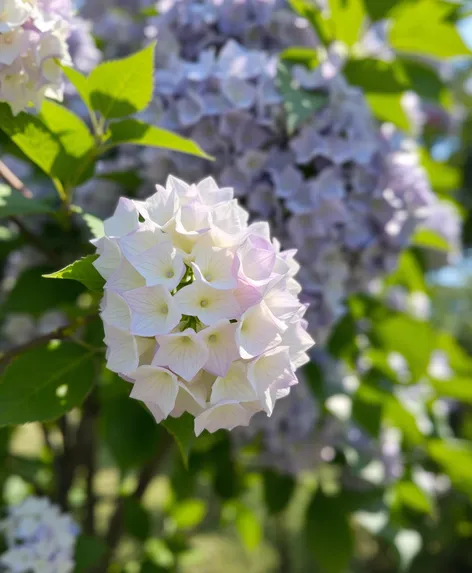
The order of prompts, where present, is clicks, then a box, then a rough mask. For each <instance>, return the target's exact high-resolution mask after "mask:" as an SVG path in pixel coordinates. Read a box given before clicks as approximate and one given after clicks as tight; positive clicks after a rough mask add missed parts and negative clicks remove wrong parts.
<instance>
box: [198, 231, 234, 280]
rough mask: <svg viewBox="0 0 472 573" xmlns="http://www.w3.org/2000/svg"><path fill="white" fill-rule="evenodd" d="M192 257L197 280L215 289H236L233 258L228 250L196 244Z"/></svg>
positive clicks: (202, 243) (203, 243)
mask: <svg viewBox="0 0 472 573" xmlns="http://www.w3.org/2000/svg"><path fill="white" fill-rule="evenodd" d="M192 255H193V256H194V258H195V259H194V260H195V262H194V264H192V267H193V269H194V272H195V277H196V279H197V280H200V281H203V282H206V283H208V284H209V285H210V286H212V287H213V288H216V289H232V288H236V285H237V279H236V272H235V270H234V265H233V260H234V256H233V254H232V253H231V251H229V249H218V248H216V247H212V246H210V245H208V244H205V242H201V243H198V244H197V246H196V247H195V249H194V250H193V252H192Z"/></svg>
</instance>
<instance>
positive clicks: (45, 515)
mask: <svg viewBox="0 0 472 573" xmlns="http://www.w3.org/2000/svg"><path fill="white" fill-rule="evenodd" d="M0 532H2V533H3V534H4V536H5V541H6V545H7V551H6V552H5V553H4V554H3V555H1V556H0V565H2V566H4V567H6V568H7V571H9V572H10V573H44V572H46V571H47V572H48V573H70V572H71V571H73V570H74V560H73V559H74V546H75V542H76V538H77V535H78V534H79V527H78V526H77V524H76V523H75V521H74V520H73V519H72V517H70V516H69V515H66V514H61V512H60V509H59V508H58V507H57V506H55V505H53V504H51V502H50V501H49V500H48V499H46V498H38V497H33V496H31V497H28V498H27V499H26V500H25V501H24V502H23V503H21V504H20V505H17V506H13V507H10V508H9V509H8V516H7V517H6V519H4V520H3V521H2V522H0Z"/></svg>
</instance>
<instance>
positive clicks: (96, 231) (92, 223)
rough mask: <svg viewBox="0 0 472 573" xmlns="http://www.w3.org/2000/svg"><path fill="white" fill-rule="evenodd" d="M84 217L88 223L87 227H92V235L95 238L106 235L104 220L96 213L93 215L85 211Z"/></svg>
mask: <svg viewBox="0 0 472 573" xmlns="http://www.w3.org/2000/svg"><path fill="white" fill-rule="evenodd" d="M82 219H83V220H84V221H85V223H86V224H87V227H88V228H89V229H90V232H91V233H92V236H93V237H94V239H100V238H101V237H103V236H104V235H105V227H104V226H103V221H102V220H101V219H99V218H98V217H95V215H91V214H90V213H83V215H82Z"/></svg>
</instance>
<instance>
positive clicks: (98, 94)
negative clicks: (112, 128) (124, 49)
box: [88, 42, 155, 119]
mask: <svg viewBox="0 0 472 573" xmlns="http://www.w3.org/2000/svg"><path fill="white" fill-rule="evenodd" d="M154 48H155V43H154V42H153V43H152V44H150V45H149V46H147V47H146V48H144V49H143V50H141V51H139V52H137V53H135V54H133V55H131V56H129V57H127V58H123V59H120V60H112V61H109V62H104V63H103V64H100V65H98V66H97V67H96V68H95V69H94V70H93V71H92V73H91V74H90V76H89V78H88V88H89V92H90V102H91V104H92V107H93V109H94V110H96V111H99V112H100V113H101V114H102V115H103V117H104V118H106V119H114V118H120V117H126V116H128V115H133V114H134V113H137V112H138V111H142V110H143V109H145V108H146V107H147V106H148V104H149V102H150V101H151V97H152V90H153V83H154V81H153V80H154V76H153V74H154Z"/></svg>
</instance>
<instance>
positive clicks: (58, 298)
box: [0, 266, 84, 316]
mask: <svg viewBox="0 0 472 573" xmlns="http://www.w3.org/2000/svg"><path fill="white" fill-rule="evenodd" d="M50 271H51V269H50V268H49V267H42V266H41V267H32V268H29V269H27V270H26V271H24V272H23V273H22V274H21V275H20V277H19V278H18V280H17V281H16V283H15V286H14V287H13V289H12V290H11V291H10V293H9V294H8V297H7V299H6V301H5V302H4V303H3V305H1V306H0V314H2V315H3V314H5V313H7V312H27V313H30V314H33V315H35V316H38V315H40V314H42V313H44V312H46V311H47V310H49V309H51V308H59V307H61V306H62V305H67V304H73V303H75V302H76V300H77V298H78V296H79V295H80V294H81V293H82V292H83V290H84V289H83V287H82V286H81V285H79V284H74V283H68V284H61V283H59V282H57V283H51V282H49V281H47V280H46V279H44V278H43V275H44V274H45V273H47V272H50ZM33 293H34V294H33Z"/></svg>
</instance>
